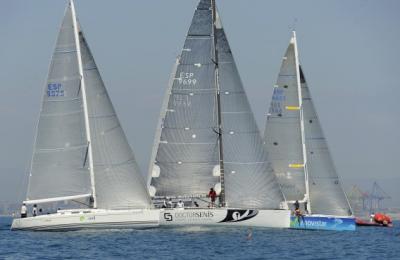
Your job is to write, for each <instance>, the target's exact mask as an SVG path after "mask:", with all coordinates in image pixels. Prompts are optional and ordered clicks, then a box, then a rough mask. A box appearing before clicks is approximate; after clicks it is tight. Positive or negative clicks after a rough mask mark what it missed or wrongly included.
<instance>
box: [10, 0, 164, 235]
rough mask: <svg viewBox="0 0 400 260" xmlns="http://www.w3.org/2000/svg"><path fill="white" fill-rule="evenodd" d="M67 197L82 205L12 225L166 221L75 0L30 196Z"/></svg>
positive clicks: (49, 92)
mask: <svg viewBox="0 0 400 260" xmlns="http://www.w3.org/2000/svg"><path fill="white" fill-rule="evenodd" d="M61 202H62V203H66V204H72V205H73V206H74V205H76V207H75V208H73V207H72V208H70V209H63V210H57V211H56V212H54V213H48V214H43V213H44V212H43V213H42V214H39V215H38V216H35V217H33V216H32V217H26V218H18V219H14V221H13V223H12V227H11V229H13V230H76V229H83V228H143V227H154V226H158V224H159V210H158V209H154V208H152V202H151V199H150V196H149V195H148V192H147V189H146V185H145V182H144V180H143V178H142V176H141V174H140V172H139V169H138V166H137V163H136V161H135V158H134V155H133V152H132V150H131V148H130V146H129V144H128V142H127V139H126V136H125V134H124V132H123V130H122V128H121V125H120V123H119V120H118V118H117V115H116V113H115V110H114V108H113V105H112V103H111V100H110V98H109V96H108V94H107V91H106V88H105V86H104V84H103V81H102V79H101V77H100V73H99V70H98V68H97V66H96V64H95V61H94V59H93V56H92V54H91V52H90V49H89V46H88V44H87V42H86V39H85V37H84V34H83V32H82V30H81V27H80V26H79V23H78V21H77V18H76V14H75V8H74V3H73V1H72V0H71V1H70V2H69V4H68V6H67V8H66V11H65V16H64V19H63V22H62V25H61V28H60V32H59V35H58V39H57V44H56V47H55V51H54V54H53V57H52V61H51V65H50V70H49V74H48V79H47V82H46V88H45V93H44V96H43V102H42V108H41V111H40V117H39V122H38V126H37V135H36V140H35V145H34V151H33V156H32V162H31V170H30V176H29V186H28V192H27V198H26V200H25V201H24V203H25V204H26V205H34V204H37V205H38V206H37V208H42V207H43V208H45V207H46V206H47V207H50V206H49V205H51V206H52V207H58V206H59V205H60V203H61ZM74 203H75V204H74ZM55 205H56V206H55ZM63 205H64V204H63ZM79 205H84V206H83V207H82V206H79ZM78 206H79V207H78Z"/></svg>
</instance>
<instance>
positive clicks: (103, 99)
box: [79, 30, 151, 209]
mask: <svg viewBox="0 0 400 260" xmlns="http://www.w3.org/2000/svg"><path fill="white" fill-rule="evenodd" d="M79 38H80V47H81V55H82V63H83V79H84V81H85V87H86V96H87V105H88V115H89V124H90V133H91V134H90V136H91V148H92V154H93V171H94V181H95V188H96V203H97V207H98V208H103V209H126V208H147V207H149V206H150V204H151V202H150V197H149V195H148V192H147V189H146V185H145V182H144V179H143V177H142V175H141V174H140V170H139V167H138V165H137V162H136V160H135V157H134V154H133V152H132V149H131V147H130V146H129V143H128V140H127V138H126V136H125V133H124V131H123V130H122V127H121V125H120V122H119V120H118V117H117V115H116V113H115V110H114V107H113V105H112V103H111V100H110V98H109V96H108V93H107V90H106V88H105V86H104V83H103V80H102V79H101V76H100V73H99V70H98V68H97V66H96V63H95V61H94V58H93V56H92V54H91V52H90V49H89V46H88V44H87V41H86V40H85V37H84V34H83V32H82V30H79Z"/></svg>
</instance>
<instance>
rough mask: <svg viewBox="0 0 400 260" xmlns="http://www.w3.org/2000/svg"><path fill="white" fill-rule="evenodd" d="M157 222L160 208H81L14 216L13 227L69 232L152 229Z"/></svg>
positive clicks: (15, 228) (13, 228) (12, 228)
mask: <svg viewBox="0 0 400 260" xmlns="http://www.w3.org/2000/svg"><path fill="white" fill-rule="evenodd" d="M158 225H159V210H158V209H143V210H142V209H135V210H101V209H88V210H82V209H80V210H65V211H59V212H57V213H54V214H48V215H41V216H36V217H29V218H19V219H14V220H13V223H12V225H11V230H32V231H67V230H80V229H114V228H118V229H120V228H150V227H157V226H158Z"/></svg>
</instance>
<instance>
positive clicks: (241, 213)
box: [219, 209, 258, 223]
mask: <svg viewBox="0 0 400 260" xmlns="http://www.w3.org/2000/svg"><path fill="white" fill-rule="evenodd" d="M257 214H258V210H256V209H228V213H227V214H226V217H225V218H224V219H223V220H222V221H220V222H219V223H223V222H240V221H244V220H247V219H251V218H253V217H255V216H257Z"/></svg>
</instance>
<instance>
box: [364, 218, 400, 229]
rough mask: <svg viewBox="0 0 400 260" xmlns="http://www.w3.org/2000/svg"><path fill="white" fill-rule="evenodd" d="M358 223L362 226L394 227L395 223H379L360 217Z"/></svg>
mask: <svg viewBox="0 0 400 260" xmlns="http://www.w3.org/2000/svg"><path fill="white" fill-rule="evenodd" d="M356 225H357V226H362V227H393V223H387V224H384V223H378V222H375V221H372V222H371V221H369V220H362V219H359V218H356Z"/></svg>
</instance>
